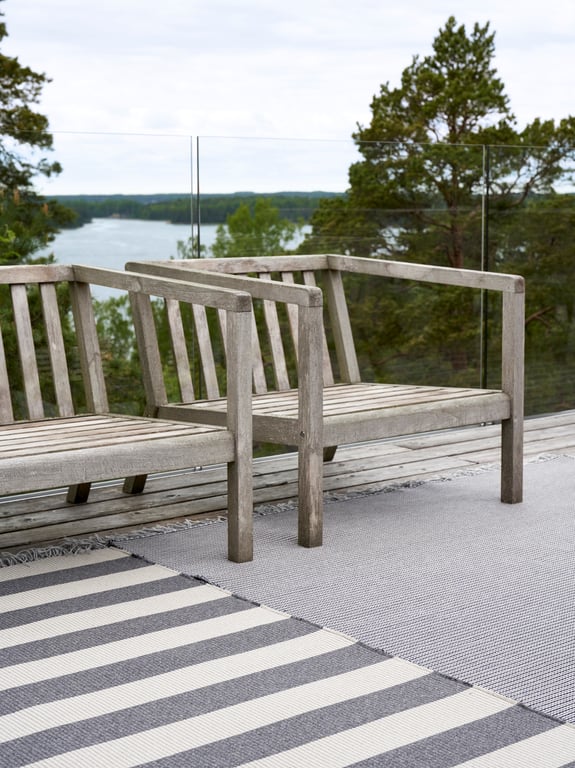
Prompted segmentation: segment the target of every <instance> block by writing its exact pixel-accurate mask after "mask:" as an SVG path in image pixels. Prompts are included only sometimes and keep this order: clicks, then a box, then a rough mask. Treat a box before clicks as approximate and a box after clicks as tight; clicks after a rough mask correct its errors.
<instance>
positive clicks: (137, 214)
mask: <svg viewBox="0 0 575 768" xmlns="http://www.w3.org/2000/svg"><path fill="white" fill-rule="evenodd" d="M343 196H344V195H343V193H338V192H270V193H268V194H260V193H256V192H234V193H231V194H202V195H201V196H200V198H199V200H198V198H197V197H196V196H192V195H182V194H161V195H58V196H57V197H56V200H57V201H58V202H59V203H62V205H65V206H66V207H67V208H70V209H71V210H72V211H74V213H75V214H76V218H75V219H74V221H73V222H71V223H70V225H69V226H70V227H81V226H82V225H83V224H87V223H89V222H90V221H91V220H92V219H98V218H108V217H110V216H113V217H118V218H123V219H144V220H147V221H169V222H171V223H172V224H188V223H189V222H190V221H194V222H197V221H198V218H199V221H200V222H201V223H202V224H225V223H226V219H227V217H228V216H229V214H231V213H234V211H236V210H237V208H238V207H239V206H240V205H242V204H246V205H247V206H249V207H250V209H252V208H253V206H254V205H255V201H256V200H257V199H258V198H262V197H264V198H266V199H267V200H270V201H271V203H272V204H273V205H274V207H275V208H277V209H278V210H279V212H280V216H281V217H282V218H283V219H288V220H289V221H295V222H304V223H307V222H308V221H309V219H310V217H311V215H312V213H313V212H314V211H315V209H316V208H317V206H318V205H319V201H320V200H322V199H323V198H326V197H330V198H333V197H343ZM198 205H199V217H198Z"/></svg>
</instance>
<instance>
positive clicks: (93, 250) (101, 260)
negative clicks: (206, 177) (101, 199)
mask: <svg viewBox="0 0 575 768" xmlns="http://www.w3.org/2000/svg"><path fill="white" fill-rule="evenodd" d="M216 226H217V225H216V224H204V225H203V226H202V229H201V233H200V234H201V237H200V242H201V243H202V245H206V246H210V245H211V244H212V243H213V242H214V240H215V237H216ZM190 235H191V227H190V225H189V224H169V223H167V222H164V221H140V220H138V219H93V220H92V221H91V222H90V223H89V224H85V225H84V226H83V227H79V228H78V229H65V230H63V231H62V232H60V233H59V234H58V235H56V239H55V240H54V242H53V243H52V244H51V245H50V247H49V248H47V249H45V250H43V251H41V252H40V253H39V255H40V256H44V255H46V254H49V253H53V254H54V255H55V257H56V260H57V261H58V262H59V263H60V264H74V263H76V264H89V265H90V266H93V267H110V268H112V269H124V264H125V263H126V262H127V261H143V260H152V259H155V260H158V261H159V260H163V259H169V258H170V256H173V257H174V258H175V257H177V243H178V240H184V241H186V240H188V238H189V237H190Z"/></svg>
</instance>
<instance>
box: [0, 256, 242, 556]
mask: <svg viewBox="0 0 575 768" xmlns="http://www.w3.org/2000/svg"><path fill="white" fill-rule="evenodd" d="M90 284H93V285H104V286H107V287H109V288H114V289H119V290H123V291H127V292H128V293H129V295H130V299H131V301H132V304H133V307H137V308H138V311H137V316H138V317H139V318H143V319H146V318H147V319H148V320H149V321H150V322H152V323H153V322H154V310H153V305H152V303H151V297H152V296H154V297H162V298H163V299H165V300H168V301H170V302H172V303H173V304H174V305H177V306H178V307H179V306H180V304H182V305H188V304H189V305H194V306H199V307H201V308H202V309H204V307H205V306H206V305H208V306H213V307H215V308H216V309H218V310H220V311H221V312H222V313H223V314H224V316H225V317H226V320H227V324H226V325H227V329H228V337H227V346H228V348H229V350H230V352H229V353H228V359H227V363H228V365H227V376H228V395H227V398H226V401H227V406H226V417H225V419H224V421H223V422H222V424H221V425H219V426H211V425H205V424H194V423H190V422H189V421H188V422H182V421H169V420H167V419H155V418H154V419H152V418H149V417H143V416H137V415H132V414H129V413H127V414H123V413H112V412H110V407H109V397H108V392H107V387H106V376H105V369H104V365H103V353H102V350H101V345H100V338H99V335H98V329H97V324H96V318H95V315H94V309H93V304H92V297H91V291H90ZM0 289H1V290H3V291H4V295H3V304H2V307H3V310H2V315H1V325H2V329H1V330H2V333H1V334H0V496H10V495H14V494H21V493H26V492H30V491H43V490H47V489H52V488H59V487H66V486H68V487H69V490H68V501H69V502H71V503H75V504H77V503H81V502H85V501H87V499H88V494H89V491H90V486H91V484H92V483H94V482H96V481H102V480H109V479H113V478H125V483H124V490H125V491H126V492H129V493H137V492H141V491H142V490H143V489H144V484H145V480H146V477H147V475H148V474H150V473H156V472H166V471H172V470H180V469H188V468H190V467H195V466H197V465H210V464H221V463H226V464H227V465H228V506H229V528H228V531H229V536H228V545H229V546H228V556H229V557H230V559H232V560H236V561H240V562H241V561H245V560H250V559H251V558H252V519H251V518H252V511H253V510H252V480H251V476H252V468H251V457H252V451H251V445H252V438H251V428H252V427H251V412H250V408H251V391H250V389H251V387H250V384H251V382H250V375H249V371H248V372H247V374H246V371H245V366H244V365H243V363H242V364H240V361H243V360H244V359H245V357H246V356H249V354H250V329H251V301H250V297H249V296H248V295H247V294H245V293H242V292H239V291H232V290H228V289H220V288H209V287H207V286H204V285H196V286H194V285H193V284H191V283H182V282H181V281H175V280H170V279H162V278H151V277H145V276H142V275H134V274H129V273H128V272H118V271H114V270H105V269H97V268H88V267H81V266H59V265H58V266H56V265H47V266H19V267H1V268H0ZM9 303H11V305H12V308H11V309H10V308H9V306H8V304H9ZM140 331H141V329H140V328H138V329H137V333H140ZM156 341H157V340H156ZM2 342H3V343H2ZM151 343H154V338H153V337H152V338H150V336H149V335H148V336H147V337H146V339H145V340H141V344H142V347H143V349H146V348H147V346H149V345H150V344H151ZM4 347H6V349H5V348H4ZM14 348H16V349H17V358H18V360H16V359H15V358H14V355H13V354H10V353H11V352H12V351H14ZM9 351H10V352H9ZM106 354H108V353H106ZM109 362H110V361H108V363H109ZM76 363H77V366H76ZM1 530H2V523H1V521H0V531H1Z"/></svg>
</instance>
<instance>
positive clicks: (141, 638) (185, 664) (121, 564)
mask: <svg viewBox="0 0 575 768" xmlns="http://www.w3.org/2000/svg"><path fill="white" fill-rule="evenodd" d="M0 649H1V650H0V690H1V694H0V766H2V768H18V767H19V766H36V767H37V768H40V767H42V768H68V767H70V768H78V767H80V768H83V767H84V766H85V767H86V768H98V767H99V766H102V767H104V766H105V768H127V767H128V766H139V765H151V766H157V768H160V767H161V768H175V767H176V766H178V767H181V768H184V767H185V768H209V767H212V768H226V767H227V766H250V767H251V768H256V766H257V768H263V767H264V766H270V768H271V767H272V766H273V767H274V768H279V767H280V766H284V767H285V768H295V767H296V766H306V768H314V767H316V766H319V767H320V768H321V767H322V766H325V767H326V768H337V767H338V766H349V765H356V766H357V765H359V766H364V767H365V768H367V766H398V767H399V766H401V768H410V767H413V768H415V767H416V766H417V767H418V768H439V767H441V768H448V766H453V767H455V766H466V768H495V767H496V766H499V767H500V768H503V767H505V768H510V767H511V766H521V767H522V768H527V766H528V767H529V768H559V766H568V765H569V766H573V765H575V729H573V728H572V727H571V726H569V725H562V724H560V723H558V722H557V721H555V720H552V719H550V718H547V717H545V716H543V715H540V714H538V713H535V712H532V711H530V710H528V709H526V708H524V707H522V706H519V705H517V704H516V703H514V702H513V701H510V700H507V699H504V698H502V697H499V696H496V695H493V694H492V693H489V692H486V691H484V690H481V689H478V688H474V687H471V686H468V685H465V684H463V683H460V682H457V681H455V680H451V679H448V678H446V677H444V676H442V675H439V674H436V673H434V672H431V671H429V670H428V669H425V668H423V667H420V666H418V665H416V664H413V663H410V662H407V661H404V660H402V659H400V658H397V657H390V656H386V655H384V654H382V653H379V652H377V651H376V650H373V649H371V648H368V647H366V646H364V645H362V644H360V643H358V642H356V641H355V640H354V639H352V638H350V637H348V636H345V635H342V634H340V633H338V632H335V631H332V630H330V629H325V628H320V627H318V626H316V625H314V624H311V623H308V622H305V621H301V620H296V619H295V618H291V617H290V616H289V615H287V614H285V613H280V612H278V611H276V610H273V609H270V608H267V607H265V606H260V605H256V604H254V603H250V602H247V601H245V600H242V599H240V598H238V597H235V596H233V595H231V594H230V593H229V592H226V591H224V590H222V589H220V588H218V587H215V586H212V585H210V584H207V583H203V582H201V581H198V580H195V579H193V578H189V577H185V576H182V575H180V574H178V573H176V572H174V571H172V570H170V569H168V568H166V567H162V566H159V565H155V564H148V563H146V562H145V561H143V560H141V559H139V558H136V557H133V556H130V555H128V554H126V553H124V552H121V551H119V550H114V549H100V550H95V551H92V552H89V553H86V554H80V555H70V556H67V557H64V556H61V557H53V558H47V559H43V560H37V561H35V562H31V563H26V564H19V565H12V566H8V567H5V568H2V569H0Z"/></svg>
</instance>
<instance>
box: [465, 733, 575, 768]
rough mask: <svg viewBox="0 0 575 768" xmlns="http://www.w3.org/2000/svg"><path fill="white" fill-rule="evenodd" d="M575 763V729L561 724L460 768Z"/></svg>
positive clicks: (548, 767)
mask: <svg viewBox="0 0 575 768" xmlns="http://www.w3.org/2000/svg"><path fill="white" fill-rule="evenodd" d="M574 760H575V728H574V727H573V726H572V725H558V726H557V727H556V728H553V729H552V730H550V731H545V733H540V734H539V735H538V736H531V737H530V738H528V739H524V740H523V741H518V742H516V743H515V744H510V745H509V746H508V747H502V748H501V749H496V750H495V752H490V753H489V754H487V755H482V756H481V757H476V758H474V759H473V760H468V761H467V762H465V763H460V765H458V766H456V768H560V766H562V765H565V764H566V763H571V762H573V761H574Z"/></svg>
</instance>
